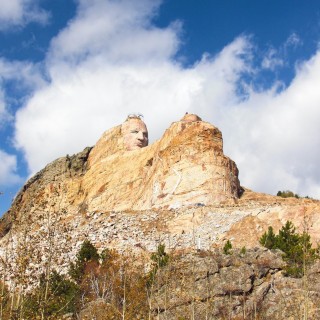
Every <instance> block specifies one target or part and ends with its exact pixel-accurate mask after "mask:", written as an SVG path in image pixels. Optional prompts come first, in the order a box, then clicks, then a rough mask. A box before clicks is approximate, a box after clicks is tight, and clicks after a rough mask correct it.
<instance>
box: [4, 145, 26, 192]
mask: <svg viewBox="0 0 320 320" xmlns="http://www.w3.org/2000/svg"><path fill="white" fill-rule="evenodd" d="M16 171H17V159H16V157H15V156H14V155H10V154H8V153H6V152H4V151H2V150H0V186H6V187H8V186H10V185H14V184H16V183H19V182H21V179H20V177H19V176H18V175H17V174H16Z"/></svg>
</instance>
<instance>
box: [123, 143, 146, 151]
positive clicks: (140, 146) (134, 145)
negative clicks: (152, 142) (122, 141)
mask: <svg viewBox="0 0 320 320" xmlns="http://www.w3.org/2000/svg"><path fill="white" fill-rule="evenodd" d="M144 147H145V145H144V144H142V143H139V144H133V145H129V146H127V147H126V149H127V150H128V151H131V150H137V149H141V148H144Z"/></svg>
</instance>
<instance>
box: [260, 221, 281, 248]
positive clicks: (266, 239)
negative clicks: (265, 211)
mask: <svg viewBox="0 0 320 320" xmlns="http://www.w3.org/2000/svg"><path fill="white" fill-rule="evenodd" d="M276 241H277V237H276V235H275V234H274V232H273V228H272V227H271V226H270V227H269V228H268V232H265V233H264V234H263V235H262V237H261V238H260V240H259V242H260V244H261V245H263V246H264V247H266V248H268V249H275V248H277V245H276Z"/></svg>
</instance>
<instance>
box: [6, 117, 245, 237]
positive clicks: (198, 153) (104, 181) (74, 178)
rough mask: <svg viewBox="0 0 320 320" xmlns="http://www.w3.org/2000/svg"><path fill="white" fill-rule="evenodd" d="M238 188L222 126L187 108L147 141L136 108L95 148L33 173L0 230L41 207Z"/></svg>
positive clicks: (173, 200) (229, 193)
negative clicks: (225, 149)
mask: <svg viewBox="0 0 320 320" xmlns="http://www.w3.org/2000/svg"><path fill="white" fill-rule="evenodd" d="M241 190H242V189H241V187H240V183H239V180H238V169H237V166H236V164H235V163H234V162H233V161H232V160H230V159H229V158H228V157H226V156H225V155H224V154H223V142H222V134H221V132H220V130H219V129H218V128H216V127H214V126H213V125H211V124H210V123H208V122H204V121H202V120H201V119H200V118H199V117H198V116H196V115H194V114H186V115H185V116H184V117H183V118H182V119H181V120H180V121H177V122H174V123H172V125H171V126H170V128H169V129H167V130H166V131H165V133H164V135H163V137H162V138H161V139H160V140H158V141H156V142H154V143H153V144H151V145H149V146H148V131H147V127H146V125H145V123H144V122H143V121H142V119H141V118H140V117H139V116H136V115H131V116H129V117H128V118H127V119H126V121H125V122H124V123H123V124H122V125H119V126H116V127H114V128H112V129H110V130H107V131H106V132H105V133H104V134H103V135H102V137H101V138H100V139H99V140H98V142H97V143H96V145H95V146H94V147H93V148H86V149H85V150H84V151H83V152H80V153H79V154H77V155H74V156H71V157H70V156H67V157H63V158H59V159H57V160H56V161H54V162H52V163H51V164H49V165H47V166H46V167H45V168H44V169H43V170H41V171H40V172H39V173H37V174H36V175H35V176H34V177H33V178H31V179H30V180H29V181H28V182H27V183H26V184H25V186H24V187H23V189H22V190H21V191H20V193H19V194H18V195H17V197H16V199H15V201H14V203H13V205H12V207H11V209H10V210H9V211H8V212H7V213H6V215H5V216H4V218H2V222H1V227H0V232H1V233H2V235H4V234H5V233H6V232H7V231H8V230H9V229H10V227H11V224H12V223H13V221H19V220H20V219H21V218H22V217H23V216H26V215H28V216H33V217H34V216H36V215H37V214H38V213H39V212H41V211H43V210H49V209H50V210H54V211H55V212H58V211H59V212H68V213H72V214H74V215H77V214H79V213H85V212H93V211H101V212H106V211H121V210H134V211H139V210H147V209H155V208H164V209H170V208H178V207H181V206H188V205H197V204H198V205H199V204H201V205H210V204H216V203H220V202H223V201H226V200H232V199H237V198H238V197H239V194H240V193H241Z"/></svg>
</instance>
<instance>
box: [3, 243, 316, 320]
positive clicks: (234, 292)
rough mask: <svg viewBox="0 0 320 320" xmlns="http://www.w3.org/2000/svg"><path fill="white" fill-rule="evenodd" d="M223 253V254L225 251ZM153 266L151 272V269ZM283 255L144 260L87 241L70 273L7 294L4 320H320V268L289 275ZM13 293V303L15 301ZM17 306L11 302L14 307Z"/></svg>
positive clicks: (177, 255)
mask: <svg viewBox="0 0 320 320" xmlns="http://www.w3.org/2000/svg"><path fill="white" fill-rule="evenodd" d="M223 251H224V252H223ZM146 266H148V267H146ZM285 267H286V263H285V262H284V260H283V258H282V252H281V251H279V250H273V251H270V250H268V249H262V248H254V249H245V248H242V249H241V250H240V249H232V248H229V249H228V250H222V249H214V250H211V251H190V250H188V251H187V252H186V251H181V252H172V253H171V254H168V253H167V252H166V251H165V246H163V245H161V244H160V245H159V246H158V248H157V251H156V252H154V253H153V254H152V255H151V260H148V259H147V258H146V257H143V256H137V255H133V254H131V253H129V252H126V253H125V254H121V253H119V252H116V251H115V250H109V249H105V250H103V251H102V252H101V253H100V254H99V253H98V252H97V249H96V248H95V247H94V246H93V245H92V244H91V243H90V242H88V241H86V242H84V243H83V244H82V246H81V249H80V250H79V252H78V254H77V257H76V259H75V260H74V261H72V262H71V264H70V266H69V276H66V275H60V274H59V273H57V272H56V271H55V270H53V269H51V268H49V269H48V270H50V272H49V273H48V274H47V276H46V275H45V274H44V275H43V276H42V277H40V281H39V283H38V285H37V286H36V287H34V288H33V290H32V291H31V292H30V293H29V294H22V293H21V291H19V290H17V291H16V292H15V295H14V296H12V293H11V296H10V295H9V293H7V292H6V290H3V291H2V292H3V297H4V299H3V300H2V302H1V312H2V313H1V316H3V317H4V319H16V317H17V318H19V317H20V318H23V319H38V318H39V319H41V318H43V319H82V320H85V319H87V320H89V319H97V320H105V319H119V320H120V319H168V320H171V319H172V320H173V319H199V320H201V319H279V320H280V319H294V320H296V319H320V313H319V303H320V291H319V287H320V263H319V260H318V261H317V262H315V263H313V264H308V265H307V266H306V268H305V273H304V276H303V278H293V277H285V276H284V272H283V271H284V268H285ZM9 296H10V299H9ZM11 301H12V303H11Z"/></svg>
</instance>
